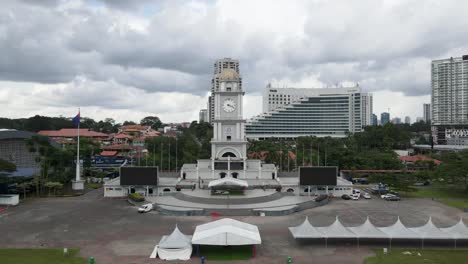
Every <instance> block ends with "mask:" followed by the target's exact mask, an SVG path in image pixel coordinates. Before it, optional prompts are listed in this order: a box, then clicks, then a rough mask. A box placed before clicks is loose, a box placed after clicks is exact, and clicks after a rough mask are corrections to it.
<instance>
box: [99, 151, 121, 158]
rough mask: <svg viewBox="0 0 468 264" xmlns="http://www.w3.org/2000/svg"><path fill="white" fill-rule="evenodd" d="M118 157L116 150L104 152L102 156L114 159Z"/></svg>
mask: <svg viewBox="0 0 468 264" xmlns="http://www.w3.org/2000/svg"><path fill="white" fill-rule="evenodd" d="M116 155H117V151H115V150H104V151H103V152H101V156H107V157H112V156H116Z"/></svg>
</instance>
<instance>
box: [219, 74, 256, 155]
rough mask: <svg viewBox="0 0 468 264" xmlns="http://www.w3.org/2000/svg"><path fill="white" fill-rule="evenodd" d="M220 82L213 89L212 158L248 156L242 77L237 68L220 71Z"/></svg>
mask: <svg viewBox="0 0 468 264" xmlns="http://www.w3.org/2000/svg"><path fill="white" fill-rule="evenodd" d="M217 77H218V80H219V86H218V88H217V89H216V90H215V91H213V96H214V98H213V99H214V111H215V113H214V120H213V139H212V140H211V160H212V161H215V160H227V159H230V160H245V159H247V140H246V139H245V120H244V119H243V114H242V111H243V109H242V108H243V105H242V99H243V96H244V91H243V90H242V85H241V78H240V76H239V74H238V73H237V72H236V71H235V70H233V69H224V70H223V71H221V73H219V74H218V76H217Z"/></svg>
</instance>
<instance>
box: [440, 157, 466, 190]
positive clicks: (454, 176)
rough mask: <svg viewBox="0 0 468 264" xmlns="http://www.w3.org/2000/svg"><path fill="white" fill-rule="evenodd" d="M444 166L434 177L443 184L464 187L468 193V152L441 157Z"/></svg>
mask: <svg viewBox="0 0 468 264" xmlns="http://www.w3.org/2000/svg"><path fill="white" fill-rule="evenodd" d="M441 159H442V164H441V165H439V166H438V167H437V169H436V172H435V174H434V176H435V177H436V179H442V182H445V183H450V184H454V185H455V186H463V187H464V188H465V190H466V191H468V150H464V151H461V152H450V153H446V154H443V155H442V156H441Z"/></svg>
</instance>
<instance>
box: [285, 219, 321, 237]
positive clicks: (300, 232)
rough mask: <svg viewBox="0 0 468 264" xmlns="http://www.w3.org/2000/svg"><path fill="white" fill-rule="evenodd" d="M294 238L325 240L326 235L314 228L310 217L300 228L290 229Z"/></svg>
mask: <svg viewBox="0 0 468 264" xmlns="http://www.w3.org/2000/svg"><path fill="white" fill-rule="evenodd" d="M289 231H290V232H291V234H292V236H293V237H294V238H324V237H325V235H324V234H322V233H321V232H320V231H318V230H317V228H315V227H314V226H312V225H311V224H310V222H309V217H307V216H306V218H305V220H304V222H303V223H302V224H300V225H298V226H293V227H289Z"/></svg>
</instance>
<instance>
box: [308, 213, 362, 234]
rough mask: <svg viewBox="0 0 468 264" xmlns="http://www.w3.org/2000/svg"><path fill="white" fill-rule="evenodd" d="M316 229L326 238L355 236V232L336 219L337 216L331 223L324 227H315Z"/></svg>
mask: <svg viewBox="0 0 468 264" xmlns="http://www.w3.org/2000/svg"><path fill="white" fill-rule="evenodd" d="M317 230H318V231H319V232H321V233H323V234H324V235H325V237H326V238H356V234H354V233H353V232H351V231H349V229H348V228H346V227H344V226H343V224H342V223H341V222H340V220H339V219H338V216H337V217H336V218H335V222H333V224H331V225H329V226H324V227H317Z"/></svg>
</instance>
